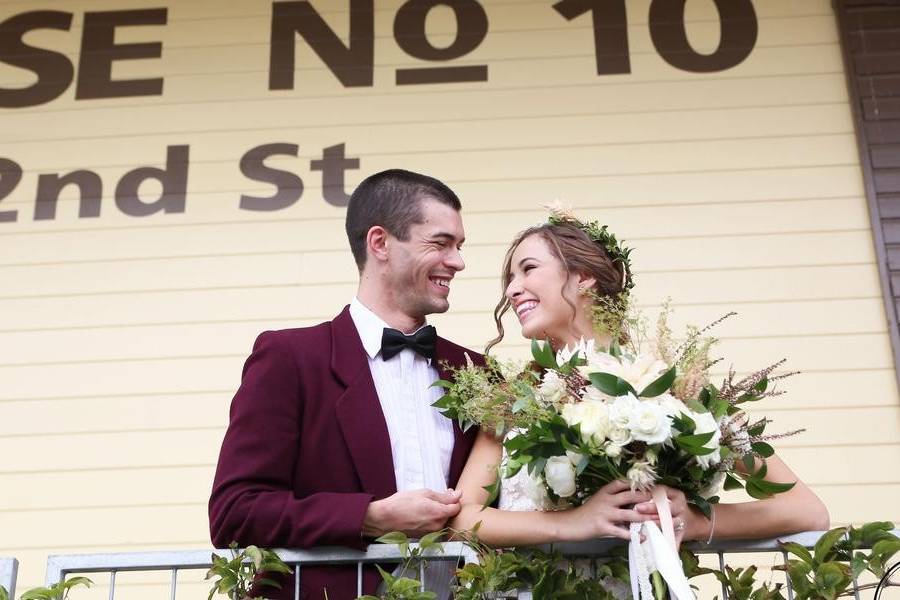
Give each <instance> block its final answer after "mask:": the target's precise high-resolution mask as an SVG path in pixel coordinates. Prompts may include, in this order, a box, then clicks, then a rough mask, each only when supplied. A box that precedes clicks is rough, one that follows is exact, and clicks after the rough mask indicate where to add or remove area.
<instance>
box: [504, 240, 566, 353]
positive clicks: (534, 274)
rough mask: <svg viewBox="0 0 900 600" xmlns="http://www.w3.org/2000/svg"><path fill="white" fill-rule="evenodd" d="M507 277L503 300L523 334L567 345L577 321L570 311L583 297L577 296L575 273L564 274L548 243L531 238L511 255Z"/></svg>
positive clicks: (563, 268) (523, 242)
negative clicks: (515, 317)
mask: <svg viewBox="0 0 900 600" xmlns="http://www.w3.org/2000/svg"><path fill="white" fill-rule="evenodd" d="M509 277H510V279H509V284H508V285H507V286H506V297H507V298H509V301H510V302H511V303H512V308H513V310H514V311H515V313H516V316H517V317H518V318H519V323H520V324H521V325H522V335H523V336H524V337H526V338H536V339H550V340H552V341H554V342H555V344H554V345H556V344H559V343H562V344H566V343H568V342H569V341H570V340H571V339H572V338H573V334H574V333H575V332H574V329H575V327H574V325H575V322H576V321H578V320H580V319H576V314H575V312H574V311H573V309H572V307H573V306H576V307H578V306H580V304H581V299H582V298H583V297H582V296H580V295H579V294H578V281H579V279H580V278H579V276H578V274H577V273H572V274H568V275H567V274H566V270H565V267H564V266H563V263H562V261H561V260H560V259H558V258H557V257H556V256H554V254H553V252H552V251H551V250H550V246H549V245H548V243H547V241H546V240H545V239H544V238H543V237H542V236H540V235H530V236H528V237H526V238H525V239H524V240H522V242H521V243H520V244H519V245H518V247H517V248H516V249H515V251H514V252H513V255H512V260H511V261H510V267H509ZM579 310H581V309H580V308H579Z"/></svg>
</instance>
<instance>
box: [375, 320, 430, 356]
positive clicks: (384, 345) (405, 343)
mask: <svg viewBox="0 0 900 600" xmlns="http://www.w3.org/2000/svg"><path fill="white" fill-rule="evenodd" d="M435 342H437V330H436V329H435V328H434V327H433V326H431V325H426V326H425V327H422V328H421V329H419V330H418V331H417V332H415V333H413V334H411V335H404V333H403V332H402V331H397V330H396V329H391V328H390V327H385V328H384V332H383V333H382V334H381V358H382V359H384V360H390V359H392V358H393V357H395V356H396V355H397V354H399V353H400V351H401V350H403V349H404V348H409V349H411V350H413V351H415V352H418V353H419V354H421V355H422V356H424V357H425V358H431V359H433V358H434V345H435Z"/></svg>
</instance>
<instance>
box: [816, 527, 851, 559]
mask: <svg viewBox="0 0 900 600" xmlns="http://www.w3.org/2000/svg"><path fill="white" fill-rule="evenodd" d="M845 533H847V528H846V527H836V528H834V529H832V530H830V531H828V532H826V533H825V534H824V535H823V536H822V537H820V538H819V541H818V542H816V545H815V546H814V548H813V554H814V557H815V560H816V562H818V563H823V562H825V561H826V560H828V559H829V554H830V553H831V549H832V548H834V545H835V544H836V543H837V542H838V540H840V539H841V538H842V537H844V534H845Z"/></svg>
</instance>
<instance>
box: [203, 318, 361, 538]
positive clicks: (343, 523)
mask: <svg viewBox="0 0 900 600" xmlns="http://www.w3.org/2000/svg"><path fill="white" fill-rule="evenodd" d="M302 389H303V386H302V385H301V382H300V376H299V372H298V369H297V364H296V361H295V359H294V356H293V354H292V352H291V350H290V348H289V347H288V346H287V343H286V340H285V339H284V336H283V335H282V334H279V333H278V332H264V333H262V334H261V335H260V336H259V337H258V338H257V340H256V343H255V344H254V347H253V352H252V354H251V355H250V357H249V358H248V359H247V362H246V363H245V365H244V371H243V375H242V378H241V385H240V388H239V389H238V391H237V394H235V397H234V400H233V401H232V404H231V416H230V421H229V425H228V430H227V431H226V433H225V439H224V441H223V442H222V449H221V451H220V453H219V462H218V466H217V468H216V476H215V480H214V482H213V490H212V495H211V497H210V500H209V526H210V537H211V538H212V542H213V544H214V545H215V546H216V547H218V548H224V547H227V546H228V544H230V543H231V542H237V543H238V544H239V545H241V546H244V545H248V544H256V545H259V546H264V547H283V548H304V547H310V546H332V545H340V546H350V547H354V548H364V547H365V543H366V542H365V541H364V540H363V538H362V536H361V531H362V523H363V518H364V517H365V514H366V510H367V509H368V506H369V503H370V502H371V501H372V500H373V496H372V495H371V494H365V493H315V494H311V495H309V496H306V497H304V498H297V497H296V496H295V494H294V489H295V487H294V474H295V465H296V464H297V460H298V454H299V452H300V437H301V430H302V406H303V403H304V400H305V399H304V398H303V397H302Z"/></svg>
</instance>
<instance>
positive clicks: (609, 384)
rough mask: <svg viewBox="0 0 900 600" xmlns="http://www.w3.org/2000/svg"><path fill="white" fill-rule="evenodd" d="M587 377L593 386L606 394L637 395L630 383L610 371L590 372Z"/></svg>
mask: <svg viewBox="0 0 900 600" xmlns="http://www.w3.org/2000/svg"><path fill="white" fill-rule="evenodd" d="M589 378H590V380H591V383H592V384H594V387H595V388H597V389H598V390H600V391H601V392H603V393H604V394H606V395H608V396H613V397H616V396H624V395H626V394H634V395H635V396H637V392H635V391H634V388H633V387H631V384H630V383H628V382H627V381H625V380H624V379H622V378H620V377H618V376H616V375H613V374H612V373H591V374H590V376H589Z"/></svg>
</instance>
